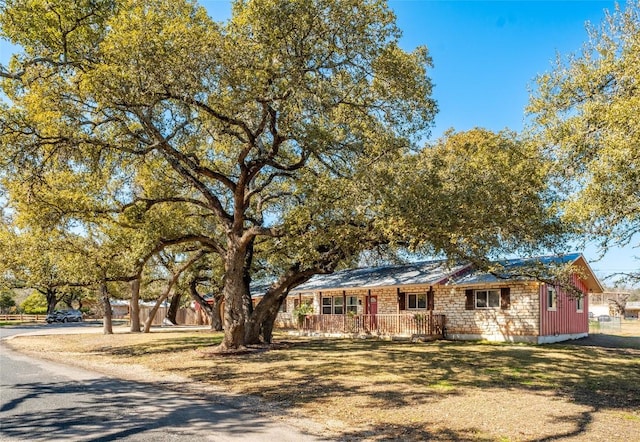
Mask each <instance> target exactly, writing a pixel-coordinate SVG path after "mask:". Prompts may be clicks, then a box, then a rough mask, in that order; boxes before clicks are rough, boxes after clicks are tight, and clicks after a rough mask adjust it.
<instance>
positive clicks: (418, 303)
mask: <svg viewBox="0 0 640 442" xmlns="http://www.w3.org/2000/svg"><path fill="white" fill-rule="evenodd" d="M405 297H406V298H405V299H406V303H405V306H406V310H426V309H427V307H428V300H427V293H426V292H415V293H405ZM411 298H414V302H413V307H412V306H411V305H412V302H411ZM422 304H424V305H422Z"/></svg>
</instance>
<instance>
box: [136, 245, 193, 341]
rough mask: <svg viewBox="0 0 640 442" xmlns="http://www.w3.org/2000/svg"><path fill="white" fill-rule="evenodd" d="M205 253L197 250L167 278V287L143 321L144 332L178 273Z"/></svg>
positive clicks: (147, 330)
mask: <svg viewBox="0 0 640 442" xmlns="http://www.w3.org/2000/svg"><path fill="white" fill-rule="evenodd" d="M203 255H205V252H204V251H202V250H201V251H199V252H198V253H196V254H195V255H193V256H192V257H191V258H190V259H189V260H188V261H187V262H186V263H184V265H183V266H182V267H180V269H178V271H177V272H176V273H175V274H174V275H173V276H172V277H171V279H170V280H169V283H168V284H167V288H166V290H165V291H164V293H163V294H162V295H161V296H160V298H158V300H157V301H156V304H155V305H154V306H153V308H152V309H151V311H150V312H149V317H148V318H147V320H146V321H145V323H144V332H145V333H149V332H150V331H151V323H152V322H153V318H154V316H155V315H156V313H158V309H159V308H160V305H161V304H162V303H163V302H164V301H165V300H166V299H167V298H168V297H169V294H170V293H171V289H172V288H173V286H174V285H175V283H176V282H177V281H178V279H179V278H180V275H182V272H184V271H185V270H187V269H188V268H189V267H190V266H191V265H192V264H193V263H194V262H196V261H198V260H199V259H200V258H202V256H203Z"/></svg>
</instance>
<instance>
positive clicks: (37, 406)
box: [0, 325, 319, 442]
mask: <svg viewBox="0 0 640 442" xmlns="http://www.w3.org/2000/svg"><path fill="white" fill-rule="evenodd" d="M84 327H87V326H86V325H85V326H84ZM1 330H2V337H4V338H6V337H7V336H9V335H11V334H15V333H19V332H31V333H42V332H44V333H48V331H47V330H50V331H54V330H57V331H56V333H61V331H60V330H64V329H61V328H60V327H54V328H48V329H47V328H43V327H40V328H20V329H6V328H3V329H1ZM67 331H70V330H67ZM55 339H59V337H55ZM0 352H1V356H2V357H1V358H0V440H2V441H56V440H72V441H111V440H124V441H193V440H212V441H238V440H250V441H278V442H286V441H314V440H319V439H318V438H315V437H313V436H311V435H308V434H305V433H304V432H303V431H301V430H300V429H298V428H296V427H293V426H291V425H289V424H288V423H287V422H286V421H284V420H281V419H278V418H275V419H274V418H273V417H268V416H267V415H264V414H259V413H254V412H253V411H254V410H253V407H255V406H256V405H255V404H256V401H255V400H249V399H247V398H243V397H242V396H235V395H228V394H224V393H220V394H207V395H204V394H185V393H183V391H184V385H181V384H180V383H160V384H159V383H140V382H131V381H123V380H120V379H114V378H110V377H107V376H104V375H100V374H96V373H93V372H90V371H86V370H81V369H77V368H72V367H69V366H66V365H61V364H56V363H52V362H48V361H42V360H38V359H34V358H31V357H28V356H26V355H23V354H20V353H17V352H15V351H13V350H11V349H10V348H8V347H7V346H6V345H4V344H3V343H2V342H0Z"/></svg>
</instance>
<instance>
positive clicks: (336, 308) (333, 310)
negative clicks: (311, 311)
mask: <svg viewBox="0 0 640 442" xmlns="http://www.w3.org/2000/svg"><path fill="white" fill-rule="evenodd" d="M325 301H330V302H329V303H326V302H325ZM320 302H321V309H322V314H323V315H344V313H345V307H346V305H345V304H344V298H343V297H342V295H340V296H323V297H322V300H321V301H320ZM327 309H328V311H329V312H330V313H326V311H327Z"/></svg>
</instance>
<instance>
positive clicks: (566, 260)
mask: <svg viewBox="0 0 640 442" xmlns="http://www.w3.org/2000/svg"><path fill="white" fill-rule="evenodd" d="M581 256H582V255H581V254H580V253H569V254H566V255H553V256H539V257H536V258H517V259H507V260H504V261H499V262H498V264H500V265H501V266H502V267H503V269H504V272H503V274H502V275H500V276H502V277H500V276H496V275H494V274H491V273H487V272H484V271H479V270H477V271H473V272H470V273H467V274H465V275H462V276H459V277H457V278H455V279H453V281H452V283H453V284H457V285H467V284H481V283H482V284H490V283H493V282H501V281H504V280H505V279H520V280H524V279H531V278H527V277H525V276H513V275H517V274H518V273H519V272H520V273H522V272H525V271H526V270H527V269H535V268H536V267H537V268H538V269H539V268H540V267H546V268H548V267H550V266H560V265H563V264H572V263H574V262H575V261H576V260H577V259H578V258H580V257H581Z"/></svg>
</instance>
